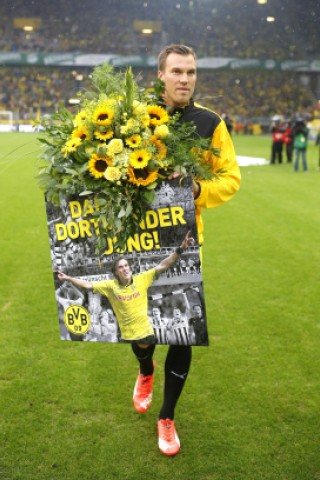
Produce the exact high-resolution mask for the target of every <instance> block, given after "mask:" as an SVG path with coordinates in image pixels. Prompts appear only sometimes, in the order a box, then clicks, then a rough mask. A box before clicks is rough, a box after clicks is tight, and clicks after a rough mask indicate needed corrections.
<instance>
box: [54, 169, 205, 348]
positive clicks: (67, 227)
mask: <svg viewBox="0 0 320 480" xmlns="http://www.w3.org/2000/svg"><path fill="white" fill-rule="evenodd" d="M46 210H47V220H48V230H49V238H50V249H51V257H52V267H53V272H54V285H55V296H56V301H57V307H58V319H59V330H60V337H61V339H62V340H72V341H90V342H113V343H122V342H123V340H122V337H121V329H120V327H119V323H118V319H117V318H116V315H115V313H114V311H113V309H112V307H111V304H110V302H109V300H108V298H107V297H106V296H104V295H100V294H97V293H93V292H91V291H83V290H81V289H78V288H76V287H75V286H74V285H72V284H71V283H70V282H67V281H63V282H62V281H60V280H59V278H58V274H57V272H58V271H60V272H63V273H65V274H66V275H68V276H71V277H76V278H79V279H84V280H87V281H90V282H95V281H99V280H107V279H112V278H114V277H113V274H112V266H113V262H114V260H115V259H116V258H117V257H119V255H120V254H121V255H122V256H124V257H125V258H126V260H127V261H128V263H129V264H130V266H131V270H132V272H133V275H139V274H140V273H142V272H145V271H147V270H149V269H151V268H154V267H155V266H156V265H157V264H159V263H160V262H161V261H162V260H163V259H164V258H166V257H168V256H169V255H170V254H171V253H172V252H173V251H175V249H176V248H177V247H178V246H179V245H181V242H182V241H183V239H184V238H185V236H186V234H187V232H189V231H191V234H192V236H193V238H194V239H195V243H194V246H192V247H189V248H188V250H187V251H186V252H184V253H183V254H182V255H181V256H179V258H178V260H177V261H176V262H175V263H174V265H173V266H171V267H170V268H169V269H168V270H167V271H166V272H165V273H162V274H161V275H160V276H159V277H158V278H156V279H155V280H154V282H153V283H152V285H151V286H150V287H149V289H148V318H149V321H150V324H151V325H152V327H153V330H154V334H155V337H156V343H157V344H169V345H208V331H207V321H206V310H205V300H204V292H203V282H202V271H201V262H200V249H199V244H198V239H197V229H196V222H195V207H194V200H193V191H192V181H191V179H189V178H187V179H184V180H183V181H181V180H180V179H173V180H167V181H164V182H163V183H162V184H161V185H159V186H158V187H157V190H156V197H155V201H154V202H153V203H152V204H151V205H150V209H149V210H148V211H147V214H146V217H145V219H144V220H143V221H142V222H141V223H140V231H138V232H137V233H136V234H135V235H134V236H133V237H130V238H129V239H128V241H127V248H126V250H125V251H123V252H119V251H115V248H114V243H113V239H112V238H107V244H106V247H105V249H104V250H103V252H102V254H101V253H100V254H99V255H98V254H97V253H96V243H95V235H94V228H95V225H94V221H93V219H92V217H91V213H92V207H90V201H89V199H88V198H85V197H81V196H76V197H66V198H64V199H63V201H62V202H61V204H60V206H59V207H57V206H54V205H53V204H52V203H50V202H46Z"/></svg>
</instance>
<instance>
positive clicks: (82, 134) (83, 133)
mask: <svg viewBox="0 0 320 480" xmlns="http://www.w3.org/2000/svg"><path fill="white" fill-rule="evenodd" d="M71 137H72V138H80V140H81V142H84V141H85V140H91V133H90V132H89V130H88V129H87V128H86V127H84V126H83V125H79V126H78V128H76V129H75V130H73V132H72V135H71Z"/></svg>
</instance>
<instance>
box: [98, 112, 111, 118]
mask: <svg viewBox="0 0 320 480" xmlns="http://www.w3.org/2000/svg"><path fill="white" fill-rule="evenodd" d="M108 118H109V115H108V114H107V113H101V114H100V115H99V117H98V120H108Z"/></svg>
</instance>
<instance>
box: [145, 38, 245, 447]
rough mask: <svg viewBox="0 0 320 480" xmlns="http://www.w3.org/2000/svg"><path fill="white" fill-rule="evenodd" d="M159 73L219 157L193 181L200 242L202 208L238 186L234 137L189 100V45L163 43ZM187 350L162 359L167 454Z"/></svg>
mask: <svg viewBox="0 0 320 480" xmlns="http://www.w3.org/2000/svg"><path fill="white" fill-rule="evenodd" d="M158 77H159V79H160V80H162V81H163V82H164V86H165V92H164V96H163V100H164V101H165V103H166V105H167V109H168V111H169V114H170V115H173V114H175V113H179V114H180V115H181V116H180V121H181V122H193V123H194V125H195V127H196V133H197V135H199V137H202V138H211V139H212V141H211V144H212V147H213V148H217V149H219V151H220V155H219V158H217V157H211V158H209V159H208V161H209V162H210V163H211V165H212V169H213V171H215V172H216V173H217V176H216V177H215V178H214V179H213V180H211V181H199V182H195V181H193V191H194V202H195V208H196V222H197V229H198V238H199V244H200V245H202V243H203V221H202V217H201V210H202V209H203V208H213V207H217V206H219V205H221V204H223V203H225V202H227V201H228V200H230V199H231V198H232V197H233V195H234V194H235V193H236V192H237V190H238V189H239V186H240V170H239V167H238V164H237V161H236V156H235V152H234V148H233V143H232V140H231V138H230V135H229V133H228V129H227V127H226V124H225V122H224V121H223V120H222V119H221V117H220V116H219V115H217V114H216V113H214V112H212V111H209V110H208V109H206V108H203V107H202V106H200V105H198V104H197V103H195V102H194V100H193V93H194V90H195V86H196V79H197V58H196V54H195V52H194V50H193V49H192V48H190V47H187V46H185V45H169V46H167V47H165V48H164V49H163V50H162V51H161V52H160V54H159V57H158ZM145 353H147V352H145ZM152 354H153V352H152V350H149V352H148V356H145V357H144V358H143V355H142V352H140V354H138V355H137V358H138V360H140V374H143V375H146V376H148V375H149V376H153V364H152ZM191 356H192V350H191V347H190V346H189V345H170V346H169V349H168V353H167V358H166V362H165V385H164V399H163V404H162V407H161V409H160V413H159V420H158V445H159V448H160V450H161V452H162V453H163V454H165V455H175V454H177V453H178V452H179V450H180V441H179V437H178V434H177V432H176V428H175V422H174V413H175V407H176V404H177V402H178V399H179V397H180V394H181V392H182V390H183V387H184V385H185V382H186V379H187V376H188V373H189V369H190V364H191Z"/></svg>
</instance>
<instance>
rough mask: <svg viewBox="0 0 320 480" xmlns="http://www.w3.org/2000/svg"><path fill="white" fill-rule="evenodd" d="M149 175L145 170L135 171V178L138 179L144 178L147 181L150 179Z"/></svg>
mask: <svg viewBox="0 0 320 480" xmlns="http://www.w3.org/2000/svg"><path fill="white" fill-rule="evenodd" d="M148 175H149V173H148V171H147V170H146V169H145V168H135V169H134V176H135V177H136V178H143V180H145V179H146V178H147V177H148Z"/></svg>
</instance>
